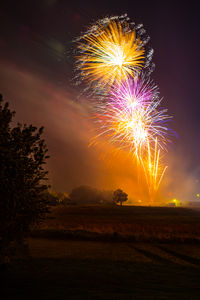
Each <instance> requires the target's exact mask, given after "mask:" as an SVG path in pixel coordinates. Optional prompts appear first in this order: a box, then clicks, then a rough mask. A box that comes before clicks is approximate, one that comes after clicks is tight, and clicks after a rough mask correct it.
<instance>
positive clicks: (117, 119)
mask: <svg viewBox="0 0 200 300" xmlns="http://www.w3.org/2000/svg"><path fill="white" fill-rule="evenodd" d="M160 101H161V100H159V98H158V89H157V86H155V85H154V84H153V82H152V81H150V80H147V81H145V78H142V79H140V78H135V79H134V81H131V80H128V81H125V82H123V84H121V85H120V84H118V85H115V86H113V87H112V89H111V91H110V93H109V95H108V101H107V103H105V104H103V103H102V102H101V103H98V105H97V113H96V115H95V118H96V122H97V123H98V129H99V130H100V133H99V134H98V135H97V136H95V137H94V141H95V140H96V139H97V138H98V137H100V136H104V137H106V138H107V139H108V141H109V142H110V143H112V144H115V145H117V147H118V149H128V150H129V151H130V152H132V153H133V154H134V156H135V157H136V158H137V159H139V158H140V156H141V155H142V153H143V152H145V151H146V150H147V147H148V143H149V142H150V143H152V142H155V141H156V139H158V145H159V147H161V148H165V145H166V143H167V140H168V138H167V133H168V127H167V121H168V120H169V118H170V117H169V116H168V115H166V111H167V110H166V109H158V106H159V104H160ZM92 142H93V141H92Z"/></svg>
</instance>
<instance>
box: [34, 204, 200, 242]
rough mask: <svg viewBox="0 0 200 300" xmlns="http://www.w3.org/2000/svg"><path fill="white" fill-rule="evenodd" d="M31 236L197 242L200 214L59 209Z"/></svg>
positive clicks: (125, 208) (142, 209) (164, 210)
mask: <svg viewBox="0 0 200 300" xmlns="http://www.w3.org/2000/svg"><path fill="white" fill-rule="evenodd" d="M34 234H35V235H36V236H46V237H48V236H49V237H54V238H55V237H59V238H65V237H67V238H71V239H89V240H108V241H110V240H115V241H123V240H125V241H159V242H161V241H163V242H176V241H178V242H186V241H187V242H192V241H195V242H199V241H200V211H195V210H191V209H186V208H179V207H137V206H135V207H134V206H122V207H120V206H72V207H67V206H58V207H55V208H53V209H52V211H51V214H50V216H49V217H48V219H46V220H45V222H43V224H42V225H41V226H40V228H39V230H37V229H35V231H33V235H34Z"/></svg>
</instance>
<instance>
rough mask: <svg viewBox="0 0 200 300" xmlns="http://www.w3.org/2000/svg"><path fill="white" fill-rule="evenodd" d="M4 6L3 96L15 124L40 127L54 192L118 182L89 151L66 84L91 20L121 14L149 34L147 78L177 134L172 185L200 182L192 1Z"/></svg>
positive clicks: (86, 126) (0, 46)
mask: <svg viewBox="0 0 200 300" xmlns="http://www.w3.org/2000/svg"><path fill="white" fill-rule="evenodd" d="M1 2H2V3H1V5H0V65H1V67H0V92H1V93H3V95H4V98H6V100H8V101H9V102H10V104H11V107H12V108H13V109H15V110H16V112H17V120H18V121H21V122H27V123H34V124H36V125H38V126H40V125H44V126H45V128H46V131H45V134H46V139H47V143H48V146H49V151H50V154H51V159H50V161H49V168H50V172H51V181H52V184H53V186H54V187H55V188H56V189H60V190H69V189H70V188H71V187H73V186H75V185H79V184H91V185H96V186H103V185H104V183H105V182H106V183H107V185H105V187H106V188H109V184H110V182H111V181H112V182H115V184H118V182H119V181H118V180H116V179H112V180H111V177H112V176H111V174H112V172H113V171H112V172H111V171H109V170H108V167H102V163H101V161H99V159H98V157H97V156H98V155H97V153H96V151H95V150H94V149H91V148H89V149H88V147H87V145H88V140H89V138H90V137H91V130H90V127H91V125H90V122H89V116H88V114H87V110H86V108H85V106H84V105H82V104H81V103H77V101H76V100H75V99H76V96H77V94H78V93H79V91H78V89H77V87H75V86H73V84H72V82H71V78H72V76H73V59H72V47H73V45H72V43H71V41H72V39H73V38H74V37H76V36H78V35H79V34H80V32H81V31H84V29H85V28H86V27H87V26H88V25H89V24H90V23H91V22H92V21H94V20H96V19H99V18H101V17H104V16H109V15H120V14H123V13H127V14H128V16H129V17H130V18H131V19H132V20H134V21H135V22H136V23H140V22H141V23H143V24H144V27H145V29H146V30H147V32H148V34H149V35H150V37H151V46H152V47H153V49H154V57H153V61H154V63H155V64H156V69H155V71H154V72H153V73H152V77H153V79H154V80H155V81H156V83H157V84H158V85H159V87H160V93H161V96H163V98H164V100H163V106H165V107H167V108H168V109H169V114H170V115H173V121H172V123H171V127H172V129H173V130H175V131H176V132H177V134H178V138H176V139H174V140H173V143H172V144H171V146H170V149H169V154H167V155H168V157H167V160H168V164H169V174H170V176H171V182H172V181H174V180H176V178H177V177H179V179H180V181H182V180H183V179H184V180H186V181H187V180H189V182H190V181H191V180H193V179H194V180H196V179H198V178H199V177H200V156H199V148H200V132H199V127H200V118H199V116H200V97H199V53H200V39H199V36H200V26H199V9H198V6H197V4H196V1H186V2H184V1H134V0H131V1H125V0H123V1H102V0H101V1H66V0H40V1H37V0H35V1H34V0H29V1H9V0H7V1H1ZM174 169H175V170H176V172H173V170H174ZM177 170H180V173H182V174H184V175H180V173H179V172H177ZM105 172H107V175H104V174H105ZM120 172H121V171H120ZM124 176H125V175H124ZM187 176H188V178H187ZM189 176H190V179H189ZM191 176H192V177H191ZM103 177H104V180H103V179H102V178H103ZM191 178H192V179H191ZM127 180H128V179H127ZM115 184H114V185H115ZM179 185H180V183H179Z"/></svg>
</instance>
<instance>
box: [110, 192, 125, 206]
mask: <svg viewBox="0 0 200 300" xmlns="http://www.w3.org/2000/svg"><path fill="white" fill-rule="evenodd" d="M127 200H128V195H127V194H126V193H125V192H123V191H122V190H121V189H117V190H116V191H114V193H113V202H114V203H120V205H122V203H123V202H125V201H127Z"/></svg>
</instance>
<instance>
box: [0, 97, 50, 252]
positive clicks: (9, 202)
mask: <svg viewBox="0 0 200 300" xmlns="http://www.w3.org/2000/svg"><path fill="white" fill-rule="evenodd" d="M14 115H15V112H13V111H11V110H10V109H9V105H8V103H4V104H3V98H2V96H1V95H0V248H1V250H2V249H4V250H5V249H6V247H8V246H9V244H10V242H13V241H16V240H20V239H23V236H24V233H26V232H27V231H28V230H29V228H30V225H31V224H33V223H34V222H36V221H39V220H40V219H41V218H43V216H44V214H45V213H46V212H47V211H48V206H47V201H46V194H45V192H46V190H47V188H48V186H47V185H46V184H45V180H47V174H48V172H47V171H46V170H45V169H44V164H45V161H46V159H47V158H48V156H47V151H48V150H47V147H46V145H45V141H44V140H43V139H41V135H42V133H43V128H42V127H41V128H39V129H37V128H36V127H34V126H32V125H29V126H27V125H26V124H25V125H21V124H17V126H12V120H13V117H14ZM2 251H3V250H2Z"/></svg>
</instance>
